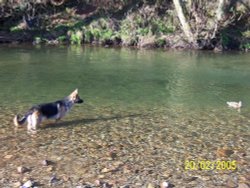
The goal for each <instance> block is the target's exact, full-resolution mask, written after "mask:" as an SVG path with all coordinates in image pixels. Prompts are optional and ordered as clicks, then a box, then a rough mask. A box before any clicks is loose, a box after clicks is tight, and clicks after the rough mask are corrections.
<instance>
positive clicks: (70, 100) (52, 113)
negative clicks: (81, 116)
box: [13, 89, 83, 131]
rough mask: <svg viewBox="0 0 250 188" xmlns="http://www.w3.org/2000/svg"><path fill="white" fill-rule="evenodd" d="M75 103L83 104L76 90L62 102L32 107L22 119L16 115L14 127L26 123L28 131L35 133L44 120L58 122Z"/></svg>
mask: <svg viewBox="0 0 250 188" xmlns="http://www.w3.org/2000/svg"><path fill="white" fill-rule="evenodd" d="M75 103H83V100H82V99H81V98H80V97H79V95H78V89H76V90H75V91H73V92H72V93H71V94H70V95H69V96H67V97H65V98H64V99H62V100H58V101H55V102H52V103H45V104H40V105H36V106H33V107H32V108H30V109H29V110H28V112H26V114H25V115H24V116H23V117H22V118H20V116H19V115H16V116H15V117H14V119H13V121H14V124H15V126H20V125H22V124H24V123H25V122H26V121H28V126H27V129H28V131H35V130H36V129H37V127H38V126H39V124H40V123H41V122H42V121H43V120H44V119H55V120H56V121H58V120H60V119H61V118H62V117H64V116H65V115H66V113H67V112H68V111H69V110H70V109H71V108H72V107H73V105H74V104H75Z"/></svg>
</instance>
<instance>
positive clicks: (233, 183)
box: [226, 179, 237, 188]
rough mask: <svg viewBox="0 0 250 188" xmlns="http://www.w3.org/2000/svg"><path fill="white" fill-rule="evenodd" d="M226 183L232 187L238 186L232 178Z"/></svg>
mask: <svg viewBox="0 0 250 188" xmlns="http://www.w3.org/2000/svg"><path fill="white" fill-rule="evenodd" d="M226 185H227V187H231V188H234V187H237V184H236V183H235V182H234V181H233V180H232V179H228V180H227V183H226Z"/></svg>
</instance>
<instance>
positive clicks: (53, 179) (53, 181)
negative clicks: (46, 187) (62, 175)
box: [49, 175, 59, 185]
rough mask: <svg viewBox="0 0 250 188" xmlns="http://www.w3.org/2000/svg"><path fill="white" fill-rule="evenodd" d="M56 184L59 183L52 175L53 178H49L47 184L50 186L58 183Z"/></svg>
mask: <svg viewBox="0 0 250 188" xmlns="http://www.w3.org/2000/svg"><path fill="white" fill-rule="evenodd" d="M58 182H59V179H58V178H57V177H56V176H55V175H53V176H52V177H51V178H50V180H49V184H50V185H53V184H56V183H58Z"/></svg>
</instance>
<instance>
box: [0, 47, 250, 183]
mask: <svg viewBox="0 0 250 188" xmlns="http://www.w3.org/2000/svg"><path fill="white" fill-rule="evenodd" d="M0 57H1V58H0V86H1V92H0V120H1V123H0V143H1V147H0V157H1V158H2V159H3V160H2V161H1V162H0V167H1V168H0V169H1V170H0V179H1V181H0V185H2V186H5V187H11V185H12V184H13V183H15V182H21V183H23V182H24V180H23V179H24V178H26V179H29V178H32V179H35V180H36V181H37V182H39V183H40V184H44V186H45V187H46V186H47V184H48V181H49V179H50V178H51V175H52V174H56V175H57V177H58V178H59V179H60V182H59V184H58V185H55V186H58V187H74V186H77V185H79V184H83V183H86V182H92V183H93V182H94V181H95V180H96V179H102V180H105V181H109V182H110V183H112V184H114V185H117V186H122V185H126V184H129V185H133V186H132V187H142V186H145V185H147V183H155V184H156V185H159V184H160V182H161V181H163V180H168V181H170V182H171V183H172V184H174V185H175V186H176V187H201V186H205V187H208V185H209V186H211V187H214V186H225V185H227V182H228V179H233V180H235V179H237V183H240V181H242V180H241V179H244V178H245V179H246V173H247V171H249V170H250V169H249V167H248V166H247V165H248V164H249V143H250V142H249V124H250V120H249V119H250V115H249V114H250V113H249V112H250V110H249V107H248V105H249V104H250V95H249V91H250V82H249V80H250V62H249V58H250V54H239V53H229V54H227V53H225V54H215V53H208V52H206V53H204V52H193V51H190V52H175V51H170V52H165V51H160V50H155V51H150V50H131V49H125V48H122V49H107V48H97V47H77V46H71V47H48V46H46V47H34V46H26V47H24V46H22V47H20V46H16V47H8V46H2V47H0ZM75 88H78V89H79V92H80V96H81V97H82V98H83V99H84V100H85V102H86V103H85V104H83V105H76V106H75V107H74V108H73V110H72V112H70V114H68V115H67V116H66V117H65V119H63V120H62V121H61V122H59V123H57V124H54V122H48V123H45V124H44V125H43V127H42V129H40V130H39V131H38V134H36V135H28V134H27V133H26V131H25V129H17V130H16V129H14V127H13V124H12V118H13V116H14V114H16V113H21V114H23V113H25V111H26V110H27V109H28V108H29V107H30V106H31V105H33V104H38V103H42V102H49V101H54V100H58V99H61V98H63V97H64V96H67V95H68V94H69V93H70V92H71V91H72V90H73V89H75ZM239 100H241V101H243V108H242V110H241V112H240V113H239V112H237V111H235V110H233V109H229V108H227V106H226V101H239ZM223 149H227V150H230V151H231V153H230V152H229V153H230V155H229V154H228V153H226V152H225V155H224V156H223V155H222V154H223V152H221V151H223ZM227 150H225V151H227ZM218 151H220V152H218ZM221 153H222V154H221ZM44 159H48V160H51V161H53V165H52V167H51V166H49V167H48V166H46V167H44V166H42V165H41V161H42V160H44ZM187 159H189V160H201V159H206V160H211V161H216V160H236V161H237V162H238V169H237V171H233V172H232V171H225V170H224V171H221V172H216V171H214V170H210V171H184V169H183V163H184V161H185V160H187ZM21 165H23V166H26V167H28V168H30V171H29V173H25V174H23V175H22V174H21V175H20V174H18V173H16V168H17V167H18V166H21ZM194 176H195V177H198V179H197V180H192V178H193V177H194ZM190 178H191V180H192V181H189V179H190ZM240 178H241V179H240ZM193 179H194V178H193ZM243 183H244V182H243ZM135 185H136V186H135Z"/></svg>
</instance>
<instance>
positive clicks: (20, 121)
mask: <svg viewBox="0 0 250 188" xmlns="http://www.w3.org/2000/svg"><path fill="white" fill-rule="evenodd" d="M27 117H28V116H27V115H25V116H23V117H22V118H21V119H20V117H19V115H15V117H14V119H13V122H14V125H15V126H17V127H18V126H21V125H23V124H24V123H25V122H26V120H27Z"/></svg>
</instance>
